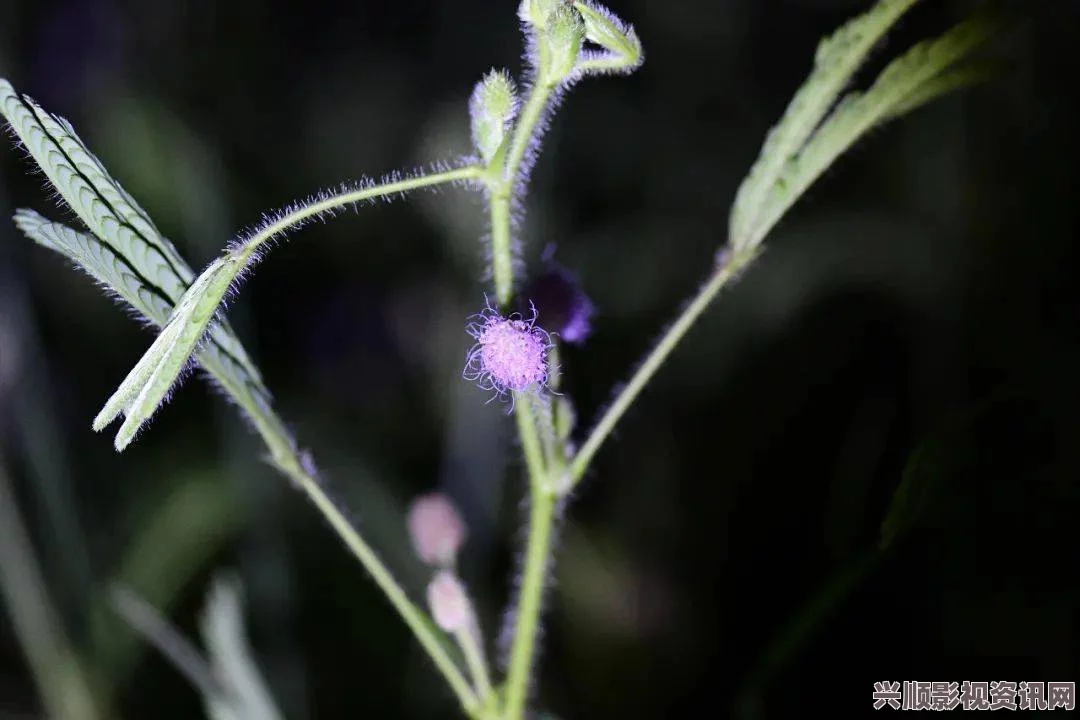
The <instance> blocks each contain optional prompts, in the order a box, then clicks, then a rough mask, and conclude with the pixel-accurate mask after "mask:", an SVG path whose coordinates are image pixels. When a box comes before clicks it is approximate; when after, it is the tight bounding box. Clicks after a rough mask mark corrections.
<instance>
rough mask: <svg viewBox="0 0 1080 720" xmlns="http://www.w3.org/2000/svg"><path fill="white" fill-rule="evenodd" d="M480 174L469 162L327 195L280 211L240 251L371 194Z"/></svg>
mask: <svg viewBox="0 0 1080 720" xmlns="http://www.w3.org/2000/svg"><path fill="white" fill-rule="evenodd" d="M483 175H484V168H482V167H480V166H478V165H468V166H466V167H463V168H456V169H454V170H445V171H443V172H438V173H432V174H431V175H419V176H417V177H411V178H406V179H404V180H398V181H396V182H390V183H382V184H379V185H372V186H371V187H364V188H359V189H357V190H350V191H348V192H343V193H341V194H339V195H331V196H330V197H326V198H323V199H322V200H318V201H316V202H313V203H310V204H307V205H304V206H303V207H300V208H297V209H296V210H293V211H292V212H289V213H286V214H285V215H282V216H281V217H280V218H278V219H277V220H275V221H274V222H272V223H270V224H269V225H267V226H266V227H264V228H262V229H261V230H259V231H258V232H257V233H255V234H254V235H252V236H251V238H250V239H248V240H247V241H246V242H245V243H244V247H243V249H242V251H241V252H242V253H243V254H244V257H245V258H246V257H249V256H250V255H251V254H252V253H253V252H254V251H255V250H257V249H258V248H259V246H261V245H262V244H263V243H265V242H266V241H267V240H271V239H272V238H274V237H276V236H277V235H280V234H281V233H283V232H285V231H286V230H288V229H289V228H291V227H294V226H296V225H299V224H300V223H303V222H304V221H306V220H310V219H311V218H313V217H316V216H318V215H322V214H323V213H325V212H329V211H332V210H336V209H338V208H340V207H343V206H345V205H355V204H356V203H361V202H365V201H367V200H373V199H374V198H379V197H383V196H386V195H398V194H401V193H407V192H410V191H412V190H420V189H421V188H426V187H431V186H433V185H445V184H447V183H452V182H458V181H461V180H477V179H479V178H481V177H483Z"/></svg>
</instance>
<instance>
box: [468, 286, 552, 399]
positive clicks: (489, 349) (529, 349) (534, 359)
mask: <svg viewBox="0 0 1080 720" xmlns="http://www.w3.org/2000/svg"><path fill="white" fill-rule="evenodd" d="M529 305H530V307H532V317H531V318H529V319H527V320H526V319H525V317H524V316H523V315H520V314H519V313H513V314H511V315H510V316H509V317H503V316H502V315H500V314H499V312H498V311H497V310H494V309H493V308H491V307H490V306H488V307H487V308H485V309H484V311H483V312H481V313H479V314H477V315H474V316H473V322H470V323H469V326H468V328H467V331H468V333H469V334H470V335H472V337H473V338H475V340H476V344H475V345H474V346H473V347H472V349H471V350H469V355H468V358H467V360H466V363H465V371H464V372H463V373H462V376H463V377H464V378H465V379H466V380H474V381H476V382H477V384H478V385H479V386H480V388H481V389H482V390H493V391H495V397H499V396H503V395H506V394H507V393H508V392H510V391H519V392H524V391H527V390H533V391H541V390H543V389H544V388H545V387H546V385H547V381H548V352H549V351H550V350H551V348H552V347H554V346H553V344H552V342H551V336H550V335H548V333H547V332H546V331H545V330H543V329H542V328H540V327H537V325H536V316H537V313H536V307H535V306H533V305H532V303H529Z"/></svg>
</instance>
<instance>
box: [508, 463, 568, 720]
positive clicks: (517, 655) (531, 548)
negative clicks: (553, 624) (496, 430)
mask: <svg viewBox="0 0 1080 720" xmlns="http://www.w3.org/2000/svg"><path fill="white" fill-rule="evenodd" d="M530 476H531V477H532V482H531V488H532V492H531V499H530V508H529V539H528V542H527V544H526V546H525V567H524V570H523V575H522V578H521V590H520V594H519V596H518V606H517V613H516V624H515V627H514V641H513V645H512V646H511V648H510V667H509V670H508V671H507V675H506V704H505V706H504V712H503V718H504V720H521V718H523V717H524V715H525V703H526V700H527V699H528V697H527V696H528V689H529V675H530V673H531V670H532V662H533V656H534V654H535V645H536V631H537V629H538V628H539V626H540V610H541V608H542V606H543V599H544V585H545V583H546V580H547V572H548V563H549V562H550V551H551V533H552V528H553V526H554V524H555V504H556V501H557V498H556V495H555V493H554V491H553V490H552V489H551V488H550V487H548V486H547V484H546V483H545V482H544V480H543V475H542V474H541V475H539V476H537V475H536V474H534V473H530Z"/></svg>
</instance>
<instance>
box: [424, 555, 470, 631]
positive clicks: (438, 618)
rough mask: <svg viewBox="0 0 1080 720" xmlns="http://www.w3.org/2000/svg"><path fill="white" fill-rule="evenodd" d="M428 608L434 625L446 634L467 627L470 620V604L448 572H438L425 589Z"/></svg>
mask: <svg viewBox="0 0 1080 720" xmlns="http://www.w3.org/2000/svg"><path fill="white" fill-rule="evenodd" d="M427 601H428V607H429V608H430V609H431V616H432V617H433V618H435V624H436V625H438V626H439V627H441V628H442V629H443V630H445V631H446V632H457V631H459V630H464V629H466V628H467V627H468V625H469V622H470V619H471V618H472V603H471V602H469V596H468V594H467V593H466V592H465V586H464V585H462V584H461V580H459V579H458V577H457V575H455V574H454V573H453V572H452V571H450V570H440V571H439V572H438V573H437V574H436V575H435V577H434V578H432V580H431V582H430V583H428V587H427Z"/></svg>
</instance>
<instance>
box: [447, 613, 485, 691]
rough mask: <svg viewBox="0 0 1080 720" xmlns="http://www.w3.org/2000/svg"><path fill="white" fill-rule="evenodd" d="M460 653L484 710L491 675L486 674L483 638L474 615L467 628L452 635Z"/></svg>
mask: <svg viewBox="0 0 1080 720" xmlns="http://www.w3.org/2000/svg"><path fill="white" fill-rule="evenodd" d="M454 636H455V637H456V638H457V641H458V645H459V646H460V647H461V653H462V654H463V655H464V656H465V663H466V664H467V665H468V666H469V673H470V674H471V675H472V678H473V683H474V687H475V688H476V695H477V697H478V698H479V699H480V702H481V703H483V705H484V707H485V708H486V707H487V705H488V699H489V698H490V697H491V675H490V674H489V673H488V664H487V657H486V655H485V653H484V645H483V643H484V638H483V636H482V635H481V633H480V623H479V620H478V619H477V617H476V615H475V613H474V614H473V617H472V618H471V619H470V621H469V626H468V627H467V628H465V629H463V630H459V631H458V632H456V633H454Z"/></svg>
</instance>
